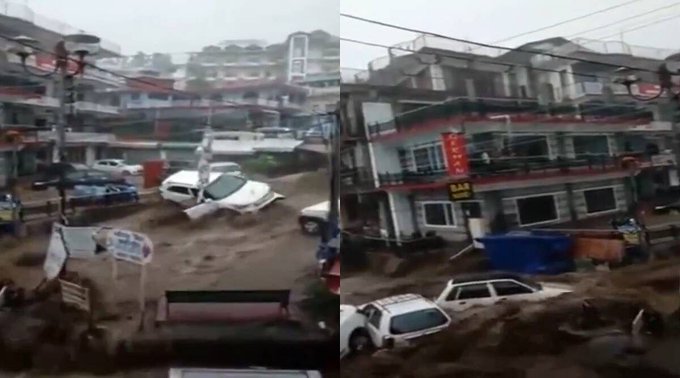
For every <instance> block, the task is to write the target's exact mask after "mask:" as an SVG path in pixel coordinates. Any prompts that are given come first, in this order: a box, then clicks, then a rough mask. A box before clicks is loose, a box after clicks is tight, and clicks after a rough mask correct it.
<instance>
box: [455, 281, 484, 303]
mask: <svg viewBox="0 0 680 378" xmlns="http://www.w3.org/2000/svg"><path fill="white" fill-rule="evenodd" d="M489 297H491V293H490V292H489V287H488V286H487V285H486V284H485V283H480V284H472V285H465V286H461V287H460V289H459V291H458V300H459V301H460V300H464V299H475V298H489Z"/></svg>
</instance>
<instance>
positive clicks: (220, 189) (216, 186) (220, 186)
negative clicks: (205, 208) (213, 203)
mask: <svg viewBox="0 0 680 378" xmlns="http://www.w3.org/2000/svg"><path fill="white" fill-rule="evenodd" d="M246 182H247V180H246V179H244V178H241V177H238V176H232V175H222V176H220V177H219V178H218V179H217V180H215V181H213V182H212V183H211V184H210V185H208V186H207V187H206V188H205V195H206V197H207V198H210V199H214V200H220V199H222V198H226V197H229V196H230V195H232V194H233V193H234V192H236V191H237V190H239V189H241V188H242V187H243V186H244V185H245V184H246Z"/></svg>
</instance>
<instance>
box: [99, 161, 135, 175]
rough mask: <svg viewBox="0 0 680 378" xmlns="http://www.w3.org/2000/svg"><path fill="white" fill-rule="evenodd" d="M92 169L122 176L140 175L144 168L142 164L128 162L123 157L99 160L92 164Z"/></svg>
mask: <svg viewBox="0 0 680 378" xmlns="http://www.w3.org/2000/svg"><path fill="white" fill-rule="evenodd" d="M92 169H94V170H97V171H102V172H108V173H114V174H118V175H122V176H130V175H139V174H141V173H142V171H143V170H144V168H143V167H142V166H141V165H139V164H127V163H126V162H125V160H122V159H103V160H97V161H95V162H94V164H92Z"/></svg>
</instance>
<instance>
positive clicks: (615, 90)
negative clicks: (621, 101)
mask: <svg viewBox="0 0 680 378" xmlns="http://www.w3.org/2000/svg"><path fill="white" fill-rule="evenodd" d="M608 91H610V93H611V94H614V95H628V90H627V89H626V87H625V86H624V85H622V84H603V83H600V82H596V81H584V82H580V83H574V84H572V85H568V86H565V87H562V93H563V95H564V97H567V98H571V99H578V98H581V97H585V96H602V95H605V94H606V93H607V92H608Z"/></svg>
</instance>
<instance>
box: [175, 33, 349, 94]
mask: <svg viewBox="0 0 680 378" xmlns="http://www.w3.org/2000/svg"><path fill="white" fill-rule="evenodd" d="M339 67H340V41H339V39H338V37H336V36H333V35H330V34H328V33H326V32H325V31H323V30H315V31H313V32H311V33H304V32H296V33H293V34H291V35H289V36H288V38H287V39H286V41H284V42H282V43H276V44H270V45H267V43H266V42H265V41H261V40H227V41H222V42H220V43H219V44H217V45H214V46H207V47H205V48H204V49H203V51H201V52H200V53H196V54H192V55H191V56H190V57H189V59H188V62H187V63H186V66H185V67H179V69H180V70H185V72H186V73H185V74H186V82H184V83H180V85H184V86H185V87H186V89H195V88H198V89H203V88H204V87H205V86H206V82H207V84H208V85H207V86H209V87H211V88H217V87H224V86H231V85H243V84H248V83H252V82H255V83H257V82H262V81H276V82H281V81H283V82H288V83H295V82H300V81H305V80H306V79H307V78H308V77H309V76H314V75H320V74H333V73H335V74H337V72H338V68H339ZM338 79H339V77H338Z"/></svg>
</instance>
